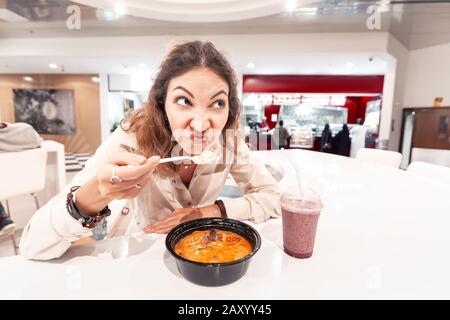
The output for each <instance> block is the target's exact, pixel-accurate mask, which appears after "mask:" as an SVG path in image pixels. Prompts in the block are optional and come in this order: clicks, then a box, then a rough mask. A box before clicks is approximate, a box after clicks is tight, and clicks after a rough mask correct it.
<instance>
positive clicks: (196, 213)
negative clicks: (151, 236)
mask: <svg viewBox="0 0 450 320" xmlns="http://www.w3.org/2000/svg"><path fill="white" fill-rule="evenodd" d="M205 217H220V209H219V207H218V206H217V205H216V204H213V205H210V206H206V207H202V208H179V209H175V210H174V211H173V212H172V213H171V214H170V215H169V216H168V217H167V218H165V219H163V220H161V221H158V222H155V223H153V224H151V225H148V226H146V227H145V228H144V232H145V233H168V232H169V231H170V230H172V228H174V227H176V226H177V225H179V224H180V223H183V222H186V221H189V220H194V219H199V218H205Z"/></svg>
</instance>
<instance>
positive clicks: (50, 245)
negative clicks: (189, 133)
mask: <svg viewBox="0 0 450 320" xmlns="http://www.w3.org/2000/svg"><path fill="white" fill-rule="evenodd" d="M121 144H124V145H127V146H130V147H133V148H136V149H137V143H136V139H135V136H134V134H131V133H126V132H124V131H123V130H122V129H120V128H119V129H117V130H116V131H115V132H114V133H113V134H112V135H111V136H110V137H109V138H108V139H107V140H106V141H105V142H104V143H103V144H102V145H101V146H100V147H99V148H98V149H97V151H96V153H95V155H94V157H92V158H91V159H90V160H88V161H87V162H86V166H85V168H84V169H83V170H82V171H80V172H79V173H78V174H77V175H76V176H75V177H74V179H73V181H72V182H71V183H69V184H68V186H67V187H66V188H65V190H64V191H63V192H61V193H60V194H58V195H57V196H55V197H54V198H52V199H51V200H50V201H49V202H48V203H47V204H46V205H45V206H43V207H42V208H40V209H39V210H38V211H37V212H36V213H35V214H34V215H33V217H32V218H31V220H30V221H29V223H28V225H27V226H26V227H25V230H24V232H23V235H22V239H21V241H20V251H21V253H22V255H24V256H25V257H26V258H29V259H42V260H48V259H53V258H57V257H60V256H61V255H62V254H63V253H64V252H65V251H66V250H67V249H68V248H69V247H70V246H71V245H72V242H74V241H76V240H78V239H80V238H81V237H85V236H89V235H91V231H90V230H89V229H87V228H84V227H83V226H82V225H81V223H80V222H78V221H77V220H75V219H74V218H73V217H72V216H70V215H69V214H68V213H67V210H66V195H67V193H68V191H69V190H70V188H71V187H72V186H75V185H83V184H85V183H86V182H87V181H89V180H90V179H91V178H92V177H94V176H95V173H96V170H97V169H98V168H99V166H101V165H102V163H104V162H105V161H107V160H108V159H109V158H110V157H111V155H112V154H115V153H117V152H126V151H124V150H123V149H122V148H121V147H120V145H121ZM236 150H237V152H236V154H234V152H233V153H231V157H234V158H235V159H232V160H234V161H227V162H228V164H222V163H223V159H222V158H220V159H218V160H217V161H216V162H215V163H212V164H208V165H198V166H197V168H196V171H195V172H194V176H193V177H192V180H191V182H190V185H189V188H186V186H185V185H184V184H183V182H182V181H181V179H180V178H179V177H178V176H177V177H175V178H159V177H157V176H156V175H153V177H152V179H150V181H149V183H148V184H147V186H146V187H145V188H143V190H142V192H141V193H140V194H139V196H138V197H136V198H135V199H132V200H114V201H112V202H111V203H110V204H109V207H110V209H111V216H109V217H108V218H107V219H108V220H107V221H108V237H114V236H118V235H130V234H133V233H136V232H139V231H141V230H142V229H143V228H144V227H145V226H147V225H148V224H151V223H153V222H155V221H159V220H161V219H164V218H165V217H167V216H168V215H169V214H170V213H171V212H173V210H174V209H176V208H186V207H202V206H207V205H210V204H213V203H214V201H215V200H217V199H218V197H219V195H220V193H221V191H222V189H223V186H224V184H225V181H226V179H227V176H228V175H229V174H231V176H232V177H233V179H234V180H235V182H236V183H237V185H238V186H239V188H240V189H241V191H242V192H243V193H244V196H243V197H240V198H234V199H227V198H224V199H222V200H223V202H224V205H225V208H226V211H227V214H228V216H229V217H230V218H234V219H240V220H245V219H249V220H252V221H253V222H257V223H258V222H262V221H264V220H266V219H269V218H270V217H277V216H279V215H280V212H281V208H280V190H279V188H278V185H277V183H276V181H275V180H274V178H273V177H272V176H271V175H270V173H269V172H268V171H267V169H266V168H265V166H264V164H262V163H261V162H259V163H258V162H257V161H255V160H254V159H253V157H252V155H251V152H250V150H249V149H248V147H247V145H246V144H245V143H244V142H243V141H242V140H240V141H239V143H238V147H237V149H236ZM228 157H230V156H228ZM126 212H128V214H125V213H126Z"/></svg>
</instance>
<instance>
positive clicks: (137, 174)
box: [20, 41, 280, 259]
mask: <svg viewBox="0 0 450 320" xmlns="http://www.w3.org/2000/svg"><path fill="white" fill-rule="evenodd" d="M239 110H240V102H239V99H238V92H237V80H236V77H235V74H234V72H233V70H232V68H231V67H230V65H229V63H228V62H227V60H226V59H225V58H224V56H223V55H222V54H221V53H220V52H218V51H217V49H216V48H215V47H214V45H213V44H211V43H210V42H200V41H194V42H188V43H184V44H181V45H178V46H176V47H174V49H173V50H172V51H171V52H170V53H169V54H168V56H167V57H166V59H165V60H164V61H163V62H162V64H161V66H160V70H159V73H158V75H157V77H156V79H155V82H154V84H153V86H152V88H151V90H150V94H149V98H148V102H147V104H146V105H145V106H144V107H143V108H141V109H138V110H137V111H136V112H135V113H134V114H133V115H132V116H131V118H130V119H129V120H127V122H126V123H123V125H122V126H121V128H118V129H117V130H116V131H115V132H114V133H113V134H112V135H111V136H110V137H109V138H108V139H107V141H105V142H104V143H103V144H102V145H101V146H100V147H99V148H98V150H97V151H96V153H95V156H94V157H93V158H92V159H90V160H89V161H88V162H87V163H86V167H85V169H83V170H82V171H81V172H80V173H79V174H78V175H77V176H76V177H75V178H74V179H73V181H72V182H71V183H70V184H69V186H68V187H67V189H66V190H65V191H64V192H61V193H60V194H59V195H57V196H56V197H54V198H53V199H51V200H50V201H49V203H48V204H47V205H45V206H44V207H42V208H41V209H40V210H38V211H37V212H36V214H35V215H34V216H33V217H32V219H31V220H30V222H29V224H28V225H27V227H26V228H25V230H24V234H23V236H22V239H21V243H20V250H21V253H22V254H23V255H24V256H25V257H27V258H31V259H52V258H56V257H59V256H61V255H62V254H63V253H64V252H65V251H66V250H67V249H68V248H69V247H70V246H71V244H72V243H73V242H74V241H77V240H79V239H80V238H82V237H86V236H88V235H91V234H92V230H97V231H98V230H100V231H101V229H102V228H101V227H102V226H103V227H104V222H105V221H107V227H106V231H107V233H108V236H109V237H113V236H117V235H123V234H133V233H135V232H139V231H141V230H144V231H145V232H147V233H153V232H155V233H167V232H168V231H170V230H171V229H172V228H173V227H175V226H176V225H178V224H179V223H181V222H184V221H188V220H191V219H196V218H201V217H219V216H228V217H230V218H235V219H242V220H244V219H249V220H252V221H254V222H261V221H264V220H266V219H268V218H270V217H275V216H279V214H280V203H279V196H280V192H279V189H278V187H277V185H276V182H275V180H274V179H273V178H272V176H271V175H270V174H269V173H268V172H267V170H266V169H265V167H264V165H263V164H261V163H258V162H256V161H254V160H253V159H252V156H251V154H250V151H249V149H248V147H247V146H246V144H245V142H244V141H243V140H242V139H240V138H239V137H238V135H237V134H236V133H237V126H238V123H239ZM205 149H208V150H210V151H212V152H215V153H216V154H217V155H218V156H217V158H216V159H214V161H213V162H212V163H209V164H196V163H194V162H191V161H188V162H184V163H178V164H175V163H173V162H171V163H164V164H159V160H160V158H166V157H170V156H173V155H179V154H183V155H198V154H201V152H202V151H203V150H205ZM138 154H140V155H138ZM229 173H231V175H232V176H233V178H234V180H235V181H236V183H237V184H238V185H239V187H240V188H241V190H242V191H243V193H244V196H243V197H241V198H235V199H224V200H223V201H216V199H217V198H218V196H219V194H220V192H221V190H222V188H223V186H224V184H225V180H226V178H227V176H228V174H229ZM74 186H81V187H80V188H79V189H77V190H75V189H76V188H72V187H74ZM109 213H110V215H109V216H108V214H109ZM106 216H108V218H107V219H106V218H105V217H106ZM89 217H91V218H89ZM92 217H95V218H92ZM92 219H94V220H95V221H97V222H96V223H93V222H92ZM99 226H100V227H99ZM92 228H94V229H92Z"/></svg>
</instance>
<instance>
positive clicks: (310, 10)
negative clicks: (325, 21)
mask: <svg viewBox="0 0 450 320" xmlns="http://www.w3.org/2000/svg"><path fill="white" fill-rule="evenodd" d="M317 10H319V9H318V8H298V9H296V10H295V11H297V12H301V13H307V14H316V13H317Z"/></svg>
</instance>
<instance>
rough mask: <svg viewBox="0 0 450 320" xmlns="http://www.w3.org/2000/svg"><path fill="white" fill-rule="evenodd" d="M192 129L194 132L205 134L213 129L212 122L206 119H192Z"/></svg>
mask: <svg viewBox="0 0 450 320" xmlns="http://www.w3.org/2000/svg"><path fill="white" fill-rule="evenodd" d="M190 127H191V129H192V130H194V131H198V132H203V131H205V130H208V129H209V128H210V127H211V122H210V121H209V120H208V119H206V118H205V117H201V118H195V119H192V121H191V123H190Z"/></svg>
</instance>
